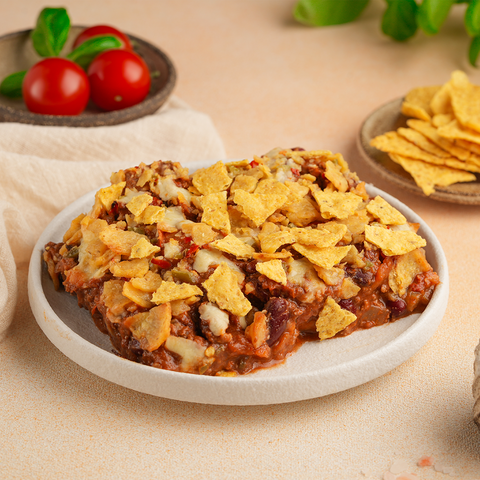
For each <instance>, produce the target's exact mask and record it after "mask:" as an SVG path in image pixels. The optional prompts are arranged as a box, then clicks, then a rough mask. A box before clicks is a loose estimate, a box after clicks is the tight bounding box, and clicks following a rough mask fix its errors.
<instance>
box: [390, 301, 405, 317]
mask: <svg viewBox="0 0 480 480" xmlns="http://www.w3.org/2000/svg"><path fill="white" fill-rule="evenodd" d="M387 305H388V306H389V308H390V310H391V311H392V317H399V316H400V315H401V314H402V313H403V312H404V311H405V310H406V308H407V302H405V300H402V299H401V298H399V299H397V300H394V301H389V302H387Z"/></svg>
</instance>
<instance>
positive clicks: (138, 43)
mask: <svg viewBox="0 0 480 480" xmlns="http://www.w3.org/2000/svg"><path fill="white" fill-rule="evenodd" d="M84 28H85V27H82V26H72V27H71V29H70V34H69V39H68V41H67V43H66V45H65V47H64V49H63V52H69V51H70V50H71V45H72V44H73V41H74V39H75V38H76V36H77V35H78V34H79V33H80V31H81V30H83V29H84ZM30 32H31V30H24V31H21V32H15V33H11V34H9V35H4V36H2V37H0V58H1V59H2V61H1V62H0V79H1V80H3V79H4V78H5V77H6V76H7V75H10V74H11V73H14V72H18V71H20V70H27V69H28V68H29V67H31V66H32V65H34V64H35V63H36V62H38V61H39V60H40V59H41V58H40V57H39V56H38V55H37V53H36V52H35V50H34V49H33V46H32V42H31V40H30ZM128 37H129V38H130V40H131V41H132V44H133V45H134V50H135V52H136V53H138V54H139V55H140V56H141V57H142V58H143V59H144V60H145V62H146V63H147V65H148V68H149V70H150V73H151V74H153V75H152V86H151V87H150V93H149V94H148V96H147V98H146V99H145V100H144V101H143V102H141V103H139V104H137V105H134V106H133V107H129V108H124V109H123V110H116V111H114V112H104V111H102V110H100V109H99V108H98V107H96V106H95V105H94V104H93V103H92V102H89V104H88V105H87V108H86V109H85V111H84V112H83V113H82V114H80V115H76V116H64V115H40V114H37V113H31V112H29V111H28V110H27V108H26V106H25V104H24V103H23V100H22V99H14V100H12V99H10V98H7V97H5V96H3V95H0V121H2V122H18V123H30V124H34V125H59V126H67V127H99V126H104V125H117V124H119V123H125V122H129V121H131V120H135V119H137V118H140V117H143V116H145V115H150V114H152V113H154V112H155V111H157V110H158V109H159V108H160V107H161V106H162V105H163V104H164V103H165V101H166V100H167V98H168V97H169V96H170V94H171V93H172V90H173V87H174V86H175V82H176V78H177V75H176V72H175V67H174V66H173V64H172V62H171V60H170V58H169V57H168V56H167V55H166V54H165V53H164V52H162V51H161V50H160V49H159V48H157V47H155V46H154V45H152V44H150V43H148V42H146V41H145V40H141V39H140V38H137V37H134V36H132V35H128ZM154 72H155V73H154ZM157 72H158V73H157Z"/></svg>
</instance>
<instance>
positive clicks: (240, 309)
mask: <svg viewBox="0 0 480 480" xmlns="http://www.w3.org/2000/svg"><path fill="white" fill-rule="evenodd" d="M203 286H204V287H205V289H206V290H207V296H208V299H209V300H210V301H211V302H212V303H216V304H217V305H218V306H219V307H220V308H221V309H223V310H228V311H229V312H231V313H233V314H234V315H238V316H243V315H246V314H247V313H248V312H249V311H250V310H251V309H252V305H251V303H250V302H249V301H248V300H247V298H246V297H245V296H244V295H243V293H242V291H241V290H240V287H239V286H238V281H237V276H236V275H235V272H234V271H233V270H232V269H231V268H230V267H229V266H228V265H227V264H226V263H225V262H222V263H220V265H219V266H218V267H217V268H216V269H215V272H214V273H213V274H212V275H210V277H209V279H208V280H206V281H205V282H203Z"/></svg>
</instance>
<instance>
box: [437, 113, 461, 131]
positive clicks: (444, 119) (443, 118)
mask: <svg viewBox="0 0 480 480" xmlns="http://www.w3.org/2000/svg"><path fill="white" fill-rule="evenodd" d="M452 120H455V117H454V116H453V113H439V114H438V115H434V116H433V118H432V125H433V126H434V127H437V128H439V127H443V126H444V125H447V124H449V123H450V122H451V121H452Z"/></svg>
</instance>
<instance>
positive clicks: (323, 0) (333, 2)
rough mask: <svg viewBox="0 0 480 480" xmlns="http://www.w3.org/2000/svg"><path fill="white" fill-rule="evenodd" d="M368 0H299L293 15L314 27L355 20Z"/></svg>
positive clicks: (301, 21)
mask: <svg viewBox="0 0 480 480" xmlns="http://www.w3.org/2000/svg"><path fill="white" fill-rule="evenodd" d="M367 3H368V0H300V1H299V2H298V3H297V4H296V5H295V8H294V10H293V16H294V17H295V19H296V20H297V21H299V22H300V23H304V24H306V25H312V26H316V27H324V26H327V25H340V24H342V23H348V22H352V21H353V20H355V19H356V18H357V17H358V16H359V15H360V14H361V13H362V11H363V9H364V8H365V7H366V6H367Z"/></svg>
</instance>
